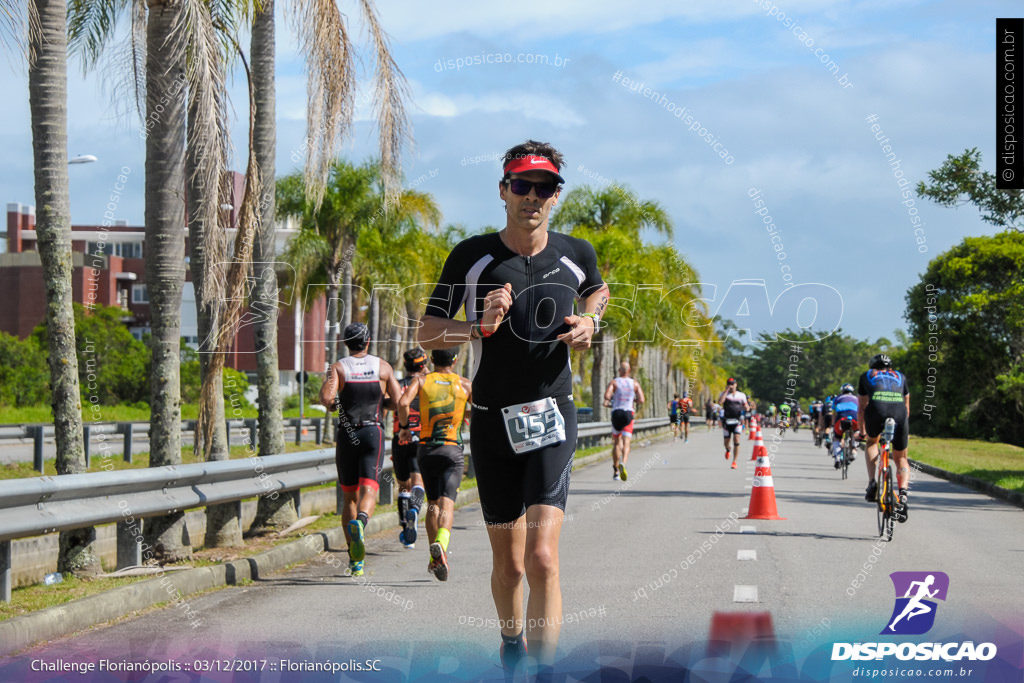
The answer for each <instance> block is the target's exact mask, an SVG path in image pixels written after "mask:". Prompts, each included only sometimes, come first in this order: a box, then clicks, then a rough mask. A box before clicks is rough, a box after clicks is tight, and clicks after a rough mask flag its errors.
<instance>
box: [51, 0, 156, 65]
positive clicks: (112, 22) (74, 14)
mask: <svg viewBox="0 0 1024 683" xmlns="http://www.w3.org/2000/svg"><path fill="white" fill-rule="evenodd" d="M131 2H132V0H69V1H68V54H69V55H77V56H79V57H81V59H82V67H83V73H84V72H86V71H88V70H89V69H90V68H92V67H95V66H96V63H97V62H98V61H99V59H100V57H101V55H102V54H103V51H104V50H105V49H106V47H107V45H109V44H110V42H111V41H112V39H113V36H114V31H115V30H116V29H117V20H118V17H119V16H120V15H121V14H122V12H124V10H125V8H127V7H128V6H129V4H130V3H131ZM136 4H138V5H142V3H141V2H140V3H136ZM133 9H138V8H133ZM142 9H143V11H145V8H144V7H142Z"/></svg>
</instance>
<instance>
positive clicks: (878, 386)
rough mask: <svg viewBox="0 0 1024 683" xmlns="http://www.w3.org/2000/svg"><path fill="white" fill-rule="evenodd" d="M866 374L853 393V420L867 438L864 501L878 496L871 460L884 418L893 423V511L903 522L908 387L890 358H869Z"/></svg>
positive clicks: (907, 470)
mask: <svg viewBox="0 0 1024 683" xmlns="http://www.w3.org/2000/svg"><path fill="white" fill-rule="evenodd" d="M868 368H869V369H868V371H867V372H865V373H864V374H863V375H861V376H860V382H859V383H858V388H857V394H858V399H859V402H860V410H859V411H858V413H857V418H858V421H859V422H860V424H861V425H862V427H861V429H862V430H864V431H865V432H866V433H867V437H868V450H867V453H868V457H866V458H864V462H866V463H867V468H868V489H867V492H866V493H865V494H864V499H865V500H867V501H868V502H874V500H875V498H876V497H877V495H878V482H876V481H875V461H876V460H877V459H878V437H879V436H881V434H882V430H883V429H885V419H886V418H887V417H891V418H893V419H894V420H895V421H896V432H895V435H894V436H893V439H892V458H893V461H894V462H895V463H896V481H897V483H898V486H899V489H900V490H899V504H898V505H897V506H896V508H895V509H894V510H893V515H894V516H895V518H896V521H897V522H906V521H907V486H908V485H909V484H910V467H909V466H908V464H907V441H908V435H909V434H910V421H909V416H910V388H909V387H908V386H907V378H906V376H904V374H903V373H902V372H899V371H898V370H894V369H893V367H892V359H891V358H889V356H887V355H886V354H884V353H880V354H878V355H877V356H875V357H874V358H872V359H871V363H870V365H869V366H868Z"/></svg>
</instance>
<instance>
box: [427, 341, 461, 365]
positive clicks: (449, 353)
mask: <svg viewBox="0 0 1024 683" xmlns="http://www.w3.org/2000/svg"><path fill="white" fill-rule="evenodd" d="M458 357H459V347H457V346H453V347H452V348H450V349H434V350H433V351H431V352H430V360H431V361H432V362H433V363H434V365H439V366H441V367H447V366H449V365H451V364H453V363H454V362H455V359H456V358H458Z"/></svg>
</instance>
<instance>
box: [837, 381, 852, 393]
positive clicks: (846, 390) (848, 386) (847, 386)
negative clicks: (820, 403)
mask: <svg viewBox="0 0 1024 683" xmlns="http://www.w3.org/2000/svg"><path fill="white" fill-rule="evenodd" d="M840 392H842V393H844V394H852V393H853V385H852V384H850V383H846V384H844V385H843V388H842V389H840Z"/></svg>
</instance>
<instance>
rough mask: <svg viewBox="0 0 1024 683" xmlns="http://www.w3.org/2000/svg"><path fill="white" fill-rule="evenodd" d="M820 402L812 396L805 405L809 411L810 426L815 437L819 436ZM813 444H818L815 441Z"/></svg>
mask: <svg viewBox="0 0 1024 683" xmlns="http://www.w3.org/2000/svg"><path fill="white" fill-rule="evenodd" d="M822 405H823V404H822V402H821V401H820V400H818V399H816V398H812V399H811V401H810V403H809V404H808V406H807V409H808V410H809V411H810V413H811V428H812V430H813V431H814V438H815V439H817V438H818V437H820V436H821V425H820V423H821V406H822ZM814 445H815V446H817V445H818V444H817V443H815V444H814Z"/></svg>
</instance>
